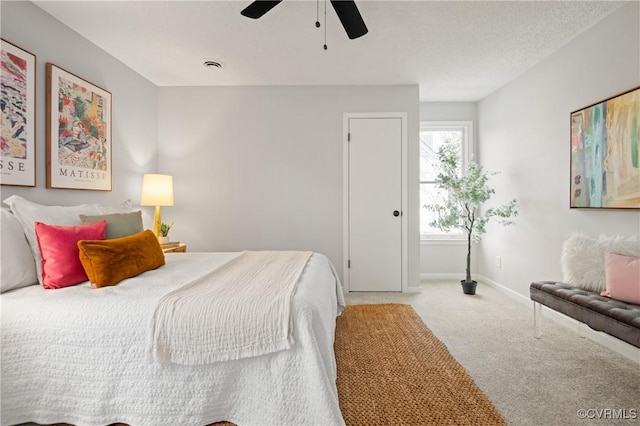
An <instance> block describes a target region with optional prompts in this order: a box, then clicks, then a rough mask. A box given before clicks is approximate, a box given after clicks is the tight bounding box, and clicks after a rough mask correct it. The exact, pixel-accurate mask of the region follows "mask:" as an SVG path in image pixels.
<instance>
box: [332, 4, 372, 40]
mask: <svg viewBox="0 0 640 426" xmlns="http://www.w3.org/2000/svg"><path fill="white" fill-rule="evenodd" d="M331 5H332V6H333V8H334V9H335V11H336V15H338V18H340V22H342V26H343V27H344V30H345V31H346V32H347V36H349V38H350V39H352V40H353V39H354V38H358V37H361V36H363V35H365V34H366V33H368V32H369V30H368V29H367V26H366V25H365V24H364V20H363V19H362V16H361V15H360V11H359V10H358V7H357V6H356V3H355V2H354V1H349V0H331Z"/></svg>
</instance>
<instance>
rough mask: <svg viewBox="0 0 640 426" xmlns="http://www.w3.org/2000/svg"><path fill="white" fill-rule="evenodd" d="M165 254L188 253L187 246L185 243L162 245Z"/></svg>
mask: <svg viewBox="0 0 640 426" xmlns="http://www.w3.org/2000/svg"><path fill="white" fill-rule="evenodd" d="M160 247H162V251H163V252H164V253H185V252H186V251H187V245H186V244H185V243H177V244H176V243H167V244H160Z"/></svg>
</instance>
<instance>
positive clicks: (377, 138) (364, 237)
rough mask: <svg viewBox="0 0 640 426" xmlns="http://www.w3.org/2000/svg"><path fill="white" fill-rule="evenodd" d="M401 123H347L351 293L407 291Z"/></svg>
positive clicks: (385, 120)
mask: <svg viewBox="0 0 640 426" xmlns="http://www.w3.org/2000/svg"><path fill="white" fill-rule="evenodd" d="M402 128H403V126H402V119H401V118H399V117H398V118H384V117H381V118H349V119H348V140H349V141H348V142H347V144H348V161H349V166H348V170H349V174H348V179H349V182H348V203H349V204H348V268H347V271H348V274H349V290H350V291H402V223H403V221H402Z"/></svg>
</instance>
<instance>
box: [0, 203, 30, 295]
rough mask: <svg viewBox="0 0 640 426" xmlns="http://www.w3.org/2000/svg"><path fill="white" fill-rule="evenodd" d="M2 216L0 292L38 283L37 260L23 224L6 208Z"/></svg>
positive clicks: (0, 221)
mask: <svg viewBox="0 0 640 426" xmlns="http://www.w3.org/2000/svg"><path fill="white" fill-rule="evenodd" d="M1 210H2V216H0V229H1V232H0V240H1V241H0V258H1V259H2V260H1V261H0V293H4V292H5V291H8V290H12V289H15V288H20V287H26V286H28V285H32V284H37V283H38V277H37V275H36V262H35V260H34V258H33V255H32V254H31V249H30V248H29V243H27V239H26V238H25V237H24V231H23V230H22V225H20V222H18V219H16V217H15V216H14V215H12V214H11V212H10V211H9V210H7V209H5V208H3V209H1Z"/></svg>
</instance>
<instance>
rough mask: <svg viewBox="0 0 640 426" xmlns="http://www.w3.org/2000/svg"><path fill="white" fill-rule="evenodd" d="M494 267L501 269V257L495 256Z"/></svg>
mask: <svg viewBox="0 0 640 426" xmlns="http://www.w3.org/2000/svg"><path fill="white" fill-rule="evenodd" d="M496 267H497V268H498V269H501V268H502V257H501V256H496Z"/></svg>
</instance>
